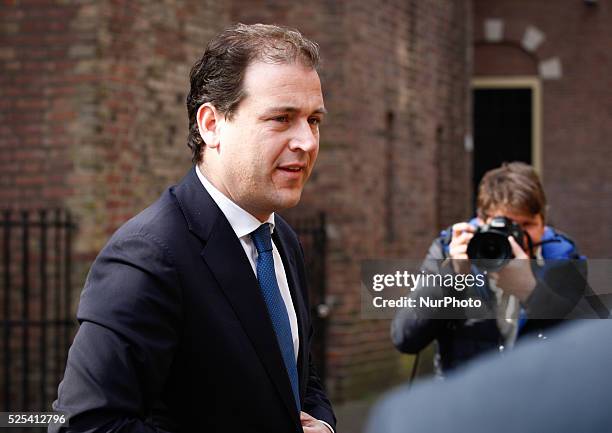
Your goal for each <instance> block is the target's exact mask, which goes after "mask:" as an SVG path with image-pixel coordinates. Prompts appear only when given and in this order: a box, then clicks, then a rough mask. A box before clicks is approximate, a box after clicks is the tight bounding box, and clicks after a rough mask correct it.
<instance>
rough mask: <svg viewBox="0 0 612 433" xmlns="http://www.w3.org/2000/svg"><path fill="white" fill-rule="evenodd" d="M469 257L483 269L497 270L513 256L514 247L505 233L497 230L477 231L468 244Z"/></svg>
mask: <svg viewBox="0 0 612 433" xmlns="http://www.w3.org/2000/svg"><path fill="white" fill-rule="evenodd" d="M467 253H468V257H469V258H470V259H472V260H473V261H474V262H475V264H476V266H478V267H479V268H481V269H483V270H485V269H486V270H488V271H495V270H498V269H500V268H501V267H503V266H504V265H505V264H506V262H507V261H508V260H509V259H510V258H512V249H511V248H510V243H509V242H508V239H506V237H505V236H504V235H503V234H499V233H495V232H490V231H489V232H481V233H476V234H475V235H474V237H473V238H472V240H471V241H470V243H469V244H468V251H467Z"/></svg>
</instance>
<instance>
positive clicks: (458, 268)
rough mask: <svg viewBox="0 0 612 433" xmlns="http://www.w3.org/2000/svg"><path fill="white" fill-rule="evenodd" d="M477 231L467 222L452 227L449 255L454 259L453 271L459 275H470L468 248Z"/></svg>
mask: <svg viewBox="0 0 612 433" xmlns="http://www.w3.org/2000/svg"><path fill="white" fill-rule="evenodd" d="M475 231H476V229H475V228H474V226H473V225H471V224H468V223H466V222H462V223H457V224H455V225H453V227H452V238H451V242H450V244H449V245H448V255H449V257H450V258H451V259H452V265H453V270H454V271H455V273H457V274H469V273H470V261H469V259H468V255H467V246H468V243H469V242H470V240H471V239H472V238H473V237H474V232H475Z"/></svg>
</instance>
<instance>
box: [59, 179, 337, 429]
mask: <svg viewBox="0 0 612 433" xmlns="http://www.w3.org/2000/svg"><path fill="white" fill-rule="evenodd" d="M275 222H276V229H275V231H274V235H273V239H274V242H275V244H276V246H277V248H278V249H279V252H280V255H281V257H282V260H283V264H284V267H285V271H286V274H287V280H288V282H289V287H290V290H291V296H292V299H293V303H294V306H295V311H296V313H297V318H298V327H299V337H300V351H299V356H298V374H299V379H300V398H301V401H302V410H304V411H305V412H308V413H309V414H311V415H312V416H314V417H315V418H318V419H321V420H323V421H326V422H328V423H329V424H330V425H332V427H334V428H335V417H334V414H333V411H332V408H331V405H330V403H329V401H328V399H327V397H326V395H325V393H324V391H323V389H322V386H321V383H320V382H319V379H318V377H317V374H316V372H315V370H314V368H313V366H312V363H311V360H310V340H311V337H312V327H311V323H310V318H309V314H308V311H309V306H308V297H307V288H306V279H305V272H304V264H303V263H304V262H303V256H302V250H301V246H300V244H299V242H298V238H297V236H296V234H295V233H294V232H293V231H292V230H291V228H290V227H289V226H288V225H287V223H286V222H285V221H283V220H282V218H280V217H278V216H277V217H276V220H275ZM77 317H78V320H79V322H80V323H81V326H80V328H79V330H78V332H77V335H76V337H75V340H74V343H73V345H72V347H71V349H70V352H69V356H68V362H67V366H66V372H65V375H64V379H63V381H62V383H61V384H60V386H59V395H58V399H57V401H56V402H55V403H54V408H55V409H57V410H62V411H66V412H67V413H68V414H69V419H70V427H69V428H68V429H67V430H66V431H74V432H85V431H87V432H119V431H121V432H153V431H169V432H174V431H181V432H189V433H192V432H199V431H201V432H236V433H250V432H261V433H276V432H278V433H289V432H301V431H302V428H301V426H300V421H299V413H298V411H297V408H296V406H295V402H294V398H293V395H292V391H291V385H290V382H289V378H288V376H287V373H286V370H285V367H284V364H283V359H282V355H281V353H280V350H279V348H278V344H277V341H276V337H275V334H274V330H273V328H272V323H271V321H270V319H269V316H268V313H267V310H266V304H265V301H264V300H263V297H262V296H261V292H260V289H259V286H258V283H257V279H256V277H255V275H254V273H253V270H252V268H251V265H250V263H249V261H248V258H247V257H246V255H245V253H244V250H243V248H242V246H241V244H240V241H239V240H238V238H236V235H235V233H234V232H233V230H232V228H231V226H230V224H229V222H228V221H227V219H226V218H225V216H224V215H223V213H222V212H221V211H220V210H219V208H218V207H217V205H216V204H215V202H214V201H213V200H212V198H211V197H210V196H209V194H208V193H207V192H206V190H205V188H204V187H203V186H202V184H201V182H200V181H199V179H198V178H197V175H196V173H195V170H194V169H192V170H191V171H190V172H189V173H188V174H187V176H186V177H185V178H184V179H183V180H182V181H181V182H180V183H179V184H178V185H177V186H175V187H172V188H169V189H168V190H167V191H166V192H164V194H163V195H162V196H161V198H160V199H159V200H158V201H157V202H156V203H154V204H153V205H152V206H150V207H149V208H147V209H145V210H144V211H143V212H141V213H140V214H139V215H137V216H136V217H134V218H133V219H131V220H130V221H128V222H127V223H126V224H125V225H124V226H122V227H121V228H120V229H119V230H118V231H117V232H116V233H115V234H114V235H113V237H112V238H111V239H110V241H109V242H108V244H107V245H106V246H105V247H104V249H103V250H102V251H101V252H100V255H99V256H98V257H97V259H96V260H95V262H94V264H93V266H92V268H91V270H90V273H89V276H88V278H87V282H86V284H85V288H84V290H83V293H82V295H81V301H80V305H79V310H78V314H77ZM50 431H55V430H53V429H50Z"/></svg>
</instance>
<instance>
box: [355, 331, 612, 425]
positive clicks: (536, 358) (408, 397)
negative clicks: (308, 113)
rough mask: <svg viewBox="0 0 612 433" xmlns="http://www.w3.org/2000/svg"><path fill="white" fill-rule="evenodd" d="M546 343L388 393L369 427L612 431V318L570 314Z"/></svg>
mask: <svg viewBox="0 0 612 433" xmlns="http://www.w3.org/2000/svg"><path fill="white" fill-rule="evenodd" d="M566 322H567V323H565V324H563V325H561V326H559V327H558V328H556V329H555V331H554V332H551V333H550V334H549V337H548V339H547V340H546V341H545V342H541V341H539V339H537V338H535V337H534V338H533V339H532V340H531V341H526V342H525V343H523V345H521V346H517V347H516V348H515V349H514V350H512V351H509V352H505V354H504V356H501V357H500V356H498V355H496V354H492V355H490V356H485V357H482V358H479V359H478V360H477V361H475V362H473V363H471V364H469V365H468V366H467V367H466V368H459V369H457V370H454V372H453V373H452V374H449V375H448V378H447V379H446V380H444V381H439V380H435V381H425V382H421V383H417V384H416V385H414V386H412V387H407V386H404V387H401V388H399V389H397V390H396V391H393V392H391V393H390V394H388V395H387V396H386V397H385V398H384V399H383V400H382V401H381V402H380V403H378V404H377V405H376V407H375V408H374V409H373V410H372V413H371V415H370V419H369V422H368V428H367V429H366V431H367V432H368V433H405V432H410V433H447V432H470V433H490V432H495V433H530V432H532V433H577V432H609V431H612V411H611V410H610V401H612V374H610V366H611V365H612V345H611V344H610V339H611V337H612V320H610V319H608V320H606V319H602V320H576V321H574V320H567V321H566Z"/></svg>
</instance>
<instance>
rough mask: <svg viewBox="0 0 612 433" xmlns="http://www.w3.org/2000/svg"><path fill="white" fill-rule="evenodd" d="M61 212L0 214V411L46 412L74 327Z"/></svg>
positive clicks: (67, 231) (69, 227) (66, 225)
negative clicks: (0, 306)
mask: <svg viewBox="0 0 612 433" xmlns="http://www.w3.org/2000/svg"><path fill="white" fill-rule="evenodd" d="M75 229H76V226H75V224H74V223H73V221H72V219H71V216H70V213H69V212H68V211H66V210H60V209H55V210H44V209H43V210H24V211H11V210H4V211H0V293H1V295H0V299H1V302H2V304H1V305H2V308H0V339H1V340H0V341H1V343H0V347H1V352H2V354H1V355H0V365H1V368H0V390H1V394H0V408H2V410H3V411H10V410H19V411H24V410H40V411H43V410H48V409H50V404H51V400H52V398H53V396H54V395H55V394H56V387H57V384H58V383H59V381H60V380H61V376H62V374H63V371H64V366H65V362H66V356H67V353H68V347H69V345H70V340H71V338H72V332H73V331H74V329H75V321H74V319H73V317H72V316H73V314H72V312H71V307H70V296H71V281H70V280H71V278H70V277H71V266H72V249H71V243H72V236H73V232H74V230H75Z"/></svg>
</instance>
